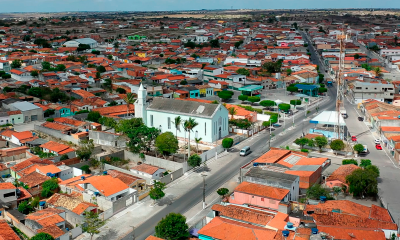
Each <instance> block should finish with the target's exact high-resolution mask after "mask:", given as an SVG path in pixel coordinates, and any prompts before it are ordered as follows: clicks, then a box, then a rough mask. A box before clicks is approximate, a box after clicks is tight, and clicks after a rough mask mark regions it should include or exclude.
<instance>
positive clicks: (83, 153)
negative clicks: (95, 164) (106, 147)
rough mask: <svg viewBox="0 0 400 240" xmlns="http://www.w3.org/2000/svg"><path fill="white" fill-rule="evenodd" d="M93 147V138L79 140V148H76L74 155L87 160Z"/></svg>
mask: <svg viewBox="0 0 400 240" xmlns="http://www.w3.org/2000/svg"><path fill="white" fill-rule="evenodd" d="M93 149H94V143H93V139H90V140H81V141H80V142H79V148H78V149H77V150H76V155H77V156H78V157H79V158H80V159H82V160H86V161H87V160H89V158H90V155H92V152H93Z"/></svg>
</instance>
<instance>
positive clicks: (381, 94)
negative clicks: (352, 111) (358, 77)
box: [348, 81, 396, 104]
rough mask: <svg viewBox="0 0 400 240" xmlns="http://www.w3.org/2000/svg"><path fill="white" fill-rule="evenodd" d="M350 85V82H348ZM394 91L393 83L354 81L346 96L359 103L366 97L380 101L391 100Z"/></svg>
mask: <svg viewBox="0 0 400 240" xmlns="http://www.w3.org/2000/svg"><path fill="white" fill-rule="evenodd" d="M349 85H350V86H351V84H349ZM395 93H396V90H395V87H394V85H393V84H383V83H371V82H360V81H356V82H354V83H353V84H352V87H351V88H350V89H349V91H348V96H349V98H350V99H351V100H352V102H353V103H357V104H358V103H361V102H363V101H364V100H367V99H374V100H377V101H380V102H388V103H390V102H392V101H393V98H394V94H395Z"/></svg>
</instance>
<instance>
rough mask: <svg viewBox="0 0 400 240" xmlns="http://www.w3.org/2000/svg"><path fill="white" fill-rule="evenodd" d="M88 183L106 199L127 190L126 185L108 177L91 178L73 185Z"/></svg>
mask: <svg viewBox="0 0 400 240" xmlns="http://www.w3.org/2000/svg"><path fill="white" fill-rule="evenodd" d="M81 183H90V184H92V185H93V187H95V188H96V189H97V190H98V191H99V193H100V194H102V195H104V196H106V197H108V196H110V195H113V194H115V193H118V192H120V191H123V190H125V189H128V188H129V187H128V185H126V184H125V183H123V182H122V181H121V180H119V179H118V178H113V177H112V176H110V175H101V176H93V177H90V178H87V179H85V180H82V181H78V182H76V183H75V184H81Z"/></svg>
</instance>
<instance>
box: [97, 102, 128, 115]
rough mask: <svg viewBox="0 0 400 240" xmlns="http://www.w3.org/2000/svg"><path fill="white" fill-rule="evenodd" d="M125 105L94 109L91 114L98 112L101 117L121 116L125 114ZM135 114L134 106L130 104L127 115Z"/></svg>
mask: <svg viewBox="0 0 400 240" xmlns="http://www.w3.org/2000/svg"><path fill="white" fill-rule="evenodd" d="M127 110H128V109H127V105H126V104H123V105H117V106H112V107H102V108H95V109H93V110H92V111H93V112H99V113H100V114H101V115H103V116H104V115H122V114H126V113H127ZM134 112H135V105H134V104H130V105H129V113H134Z"/></svg>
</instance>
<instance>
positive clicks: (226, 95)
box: [218, 91, 233, 101]
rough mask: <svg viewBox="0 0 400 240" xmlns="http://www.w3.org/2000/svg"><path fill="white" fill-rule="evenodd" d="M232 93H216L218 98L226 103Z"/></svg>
mask: <svg viewBox="0 0 400 240" xmlns="http://www.w3.org/2000/svg"><path fill="white" fill-rule="evenodd" d="M232 95H233V92H232V91H220V92H218V97H219V98H221V99H222V100H224V101H227V100H229V99H231V98H232Z"/></svg>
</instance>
